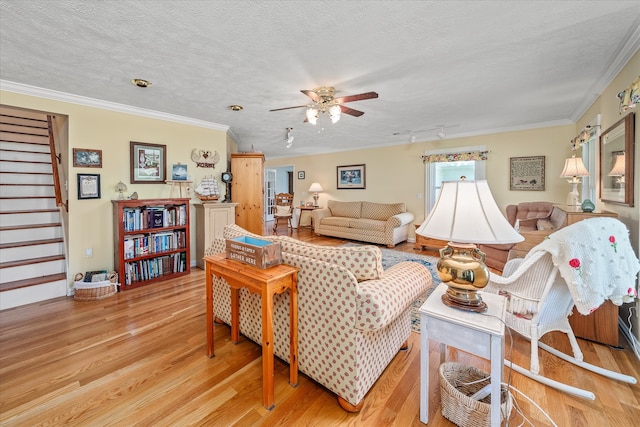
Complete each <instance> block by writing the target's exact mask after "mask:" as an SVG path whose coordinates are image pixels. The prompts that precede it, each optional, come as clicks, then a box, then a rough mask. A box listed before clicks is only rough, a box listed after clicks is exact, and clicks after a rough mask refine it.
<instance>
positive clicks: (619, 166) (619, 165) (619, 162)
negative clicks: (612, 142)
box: [609, 154, 625, 176]
mask: <svg viewBox="0 0 640 427" xmlns="http://www.w3.org/2000/svg"><path fill="white" fill-rule="evenodd" d="M624 170H625V158H624V154H621V155H619V156H616V162H615V163H614V165H613V168H612V169H611V172H609V176H624Z"/></svg>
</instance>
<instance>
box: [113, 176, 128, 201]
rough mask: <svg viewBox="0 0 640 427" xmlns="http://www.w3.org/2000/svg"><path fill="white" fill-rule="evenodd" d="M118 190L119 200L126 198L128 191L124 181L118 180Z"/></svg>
mask: <svg viewBox="0 0 640 427" xmlns="http://www.w3.org/2000/svg"><path fill="white" fill-rule="evenodd" d="M116 191H117V192H118V200H124V194H123V193H124V192H125V191H127V186H126V185H125V183H124V182H122V181H118V183H117V184H116Z"/></svg>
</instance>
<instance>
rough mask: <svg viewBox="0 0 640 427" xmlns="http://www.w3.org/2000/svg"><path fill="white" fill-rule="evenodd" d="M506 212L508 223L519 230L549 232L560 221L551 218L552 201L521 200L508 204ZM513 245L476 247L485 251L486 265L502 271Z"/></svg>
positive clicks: (556, 226)
mask: <svg viewBox="0 0 640 427" xmlns="http://www.w3.org/2000/svg"><path fill="white" fill-rule="evenodd" d="M506 213H507V215H506V216H507V220H508V221H509V223H510V224H511V225H512V226H514V227H515V228H516V229H517V230H518V231H521V232H523V231H524V232H528V231H537V230H548V232H549V233H551V232H552V231H553V230H555V229H556V228H559V226H560V224H561V223H562V221H560V222H559V223H558V221H555V220H553V218H552V213H553V203H550V202H522V203H518V204H517V205H509V206H507V208H506ZM514 246H515V244H514V243H508V244H503V245H486V244H485V245H478V248H479V249H480V250H481V251H482V252H484V253H485V255H486V258H485V263H486V264H487V266H489V267H491V268H494V269H496V270H500V271H502V269H503V268H504V265H505V263H506V262H507V259H508V258H509V251H510V250H511V249H513V247H514Z"/></svg>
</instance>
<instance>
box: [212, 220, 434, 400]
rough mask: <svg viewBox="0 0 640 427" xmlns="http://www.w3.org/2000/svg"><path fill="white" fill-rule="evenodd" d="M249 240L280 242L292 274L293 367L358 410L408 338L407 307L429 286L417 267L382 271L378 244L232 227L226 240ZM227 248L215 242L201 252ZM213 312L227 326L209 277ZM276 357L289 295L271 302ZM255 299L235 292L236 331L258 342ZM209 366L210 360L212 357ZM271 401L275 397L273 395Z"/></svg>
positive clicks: (284, 351) (226, 303)
mask: <svg viewBox="0 0 640 427" xmlns="http://www.w3.org/2000/svg"><path fill="white" fill-rule="evenodd" d="M239 236H252V237H257V238H260V239H264V240H270V241H276V242H279V243H280V246H281V251H282V261H283V262H284V263H286V264H289V265H293V266H295V267H298V268H299V269H300V272H299V274H298V366H299V369H300V371H301V372H303V373H304V374H306V375H307V376H309V377H311V378H312V379H313V380H315V381H317V382H318V383H320V384H321V385H323V386H324V387H326V388H328V389H329V390H331V391H332V392H334V393H335V394H337V395H338V401H339V402H340V405H341V406H342V407H343V408H345V409H346V410H349V411H358V410H360V408H361V407H362V403H363V398H364V396H365V395H366V394H367V392H368V391H369V389H370V388H371V386H373V384H374V383H375V382H376V380H377V379H378V377H380V375H381V374H382V372H383V371H384V370H385V368H386V367H387V365H388V364H389V363H390V362H391V360H392V359H393V358H394V357H395V355H396V353H397V352H398V350H399V349H400V347H401V346H402V345H403V343H405V342H406V341H407V339H408V337H409V334H410V333H411V305H412V303H413V301H415V300H416V298H417V297H418V296H420V295H422V294H424V292H425V291H426V290H427V289H428V288H429V287H430V286H431V273H430V272H429V270H428V269H427V268H426V267H425V266H423V265H422V264H419V263H415V262H401V263H398V264H396V265H393V266H392V267H390V268H388V269H386V270H383V268H382V263H381V261H382V253H381V251H380V249H379V248H378V247H377V246H373V245H362V246H357V247H327V246H318V245H313V244H309V243H304V242H301V241H299V240H296V239H293V238H291V237H288V236H256V235H254V234H251V233H249V232H248V231H246V230H244V229H242V228H240V227H239V226H237V225H228V226H226V227H225V229H224V238H234V237H239ZM224 251H225V240H224V239H217V240H215V241H214V242H213V244H212V246H211V247H210V248H208V249H207V251H206V252H205V254H206V255H210V254H214V253H221V252H224ZM213 286H214V291H213V293H214V298H213V308H214V315H215V317H216V318H217V319H220V320H222V321H223V322H225V323H227V324H230V322H231V308H230V290H229V286H228V285H227V284H226V283H225V282H224V280H222V279H214V282H213ZM273 311H274V340H275V345H274V354H275V355H276V356H277V357H279V358H280V359H282V360H284V361H286V362H288V361H289V291H286V292H285V293H283V294H280V295H275V297H274V310H273ZM261 313H262V312H261V305H260V296H259V295H257V294H250V293H249V291H248V290H247V289H241V290H240V333H241V334H243V335H244V336H246V337H247V338H249V339H251V340H252V341H254V342H256V343H260V342H261V341H262V335H261V328H262V320H261ZM213 360H214V361H215V359H213ZM276 398H277V395H276Z"/></svg>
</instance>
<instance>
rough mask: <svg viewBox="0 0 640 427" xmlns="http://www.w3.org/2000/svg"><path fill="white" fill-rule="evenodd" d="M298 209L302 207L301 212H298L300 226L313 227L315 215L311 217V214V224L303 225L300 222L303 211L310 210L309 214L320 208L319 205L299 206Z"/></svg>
mask: <svg viewBox="0 0 640 427" xmlns="http://www.w3.org/2000/svg"><path fill="white" fill-rule="evenodd" d="M298 209H300V211H299V213H298V228H302V227H311V228H313V217H311V215H309V218H310V219H309V225H302V224H300V220H301V219H302V212H304V211H309V214H311V211H313V210H315V209H320V207H319V206H317V207H313V206H299V207H298Z"/></svg>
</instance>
